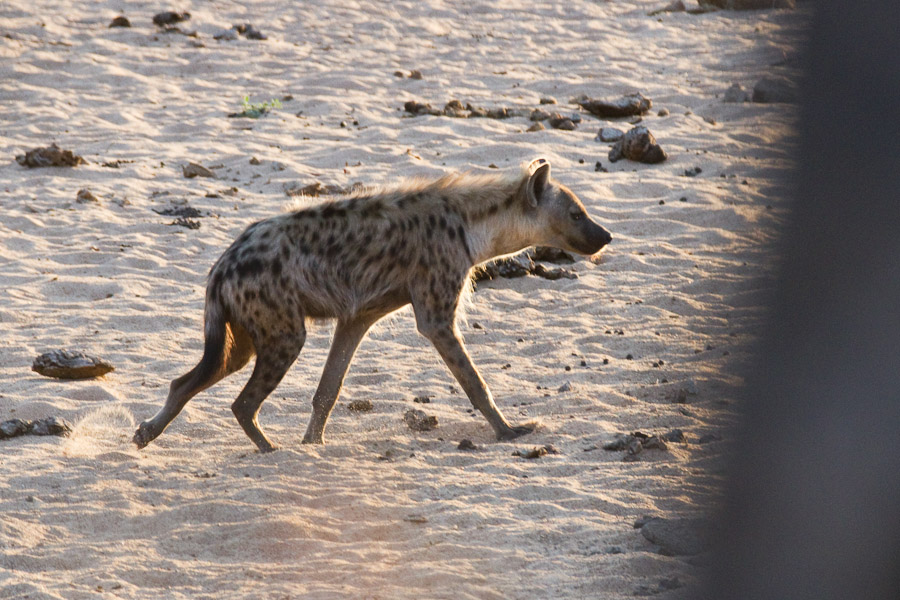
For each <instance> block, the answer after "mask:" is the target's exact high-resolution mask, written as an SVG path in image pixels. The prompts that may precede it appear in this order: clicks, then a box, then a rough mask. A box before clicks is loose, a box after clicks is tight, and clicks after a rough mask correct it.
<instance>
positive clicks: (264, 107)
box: [228, 96, 281, 119]
mask: <svg viewBox="0 0 900 600" xmlns="http://www.w3.org/2000/svg"><path fill="white" fill-rule="evenodd" d="M241 108H242V109H243V110H241V112H239V113H234V114H231V115H228V116H229V117H246V118H248V119H258V118H260V117H261V116H263V115H264V114H266V113H267V112H269V111H270V110H272V109H273V108H281V102H280V101H279V100H278V99H277V98H272V99H271V100H269V101H268V102H257V103H256V104H253V103H251V102H250V96H244V97H243V99H242V100H241Z"/></svg>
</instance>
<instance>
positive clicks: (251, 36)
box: [232, 23, 269, 40]
mask: <svg viewBox="0 0 900 600" xmlns="http://www.w3.org/2000/svg"><path fill="white" fill-rule="evenodd" d="M232 29H234V30H235V31H237V32H238V33H239V34H241V35H243V36H244V37H245V38H247V39H248V40H266V39H269V38H268V37H266V35H264V34H263V33H262V32H261V31H260V30H259V29H257V28H256V27H255V26H253V25H252V24H250V23H243V24H241V25H232Z"/></svg>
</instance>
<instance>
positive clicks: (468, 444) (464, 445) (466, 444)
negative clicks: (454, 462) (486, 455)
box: [456, 439, 479, 450]
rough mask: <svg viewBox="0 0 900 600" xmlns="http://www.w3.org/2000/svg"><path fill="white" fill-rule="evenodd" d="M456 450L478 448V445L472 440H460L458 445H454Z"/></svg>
mask: <svg viewBox="0 0 900 600" xmlns="http://www.w3.org/2000/svg"><path fill="white" fill-rule="evenodd" d="M456 449H457V450H478V449H479V448H478V446H476V445H475V444H474V443H472V440H468V439H466V440H460V441H459V445H457V446H456Z"/></svg>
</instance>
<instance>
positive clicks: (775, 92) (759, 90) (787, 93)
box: [752, 77, 797, 103]
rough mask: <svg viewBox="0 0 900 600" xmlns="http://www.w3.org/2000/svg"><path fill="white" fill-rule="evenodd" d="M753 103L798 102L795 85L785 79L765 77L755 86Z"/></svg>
mask: <svg viewBox="0 0 900 600" xmlns="http://www.w3.org/2000/svg"><path fill="white" fill-rule="evenodd" d="M752 99H753V101H754V102H760V103H771V102H786V103H792V102H796V101H797V90H796V88H795V86H794V84H793V83H791V82H790V81H788V80H787V79H784V78H783V77H763V78H762V79H760V80H759V81H757V82H756V85H754V86H753V98H752Z"/></svg>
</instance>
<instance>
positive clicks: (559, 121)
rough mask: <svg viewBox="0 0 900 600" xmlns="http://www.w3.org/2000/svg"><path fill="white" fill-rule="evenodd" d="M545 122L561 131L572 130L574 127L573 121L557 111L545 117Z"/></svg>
mask: <svg viewBox="0 0 900 600" xmlns="http://www.w3.org/2000/svg"><path fill="white" fill-rule="evenodd" d="M547 122H548V123H550V127H553V128H554V129H562V130H563V131H572V130H574V129H575V127H576V125H575V122H574V121H572V119H570V118H569V117H564V116H562V115H561V114H559V113H553V114H552V115H550V118H549V119H547Z"/></svg>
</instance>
